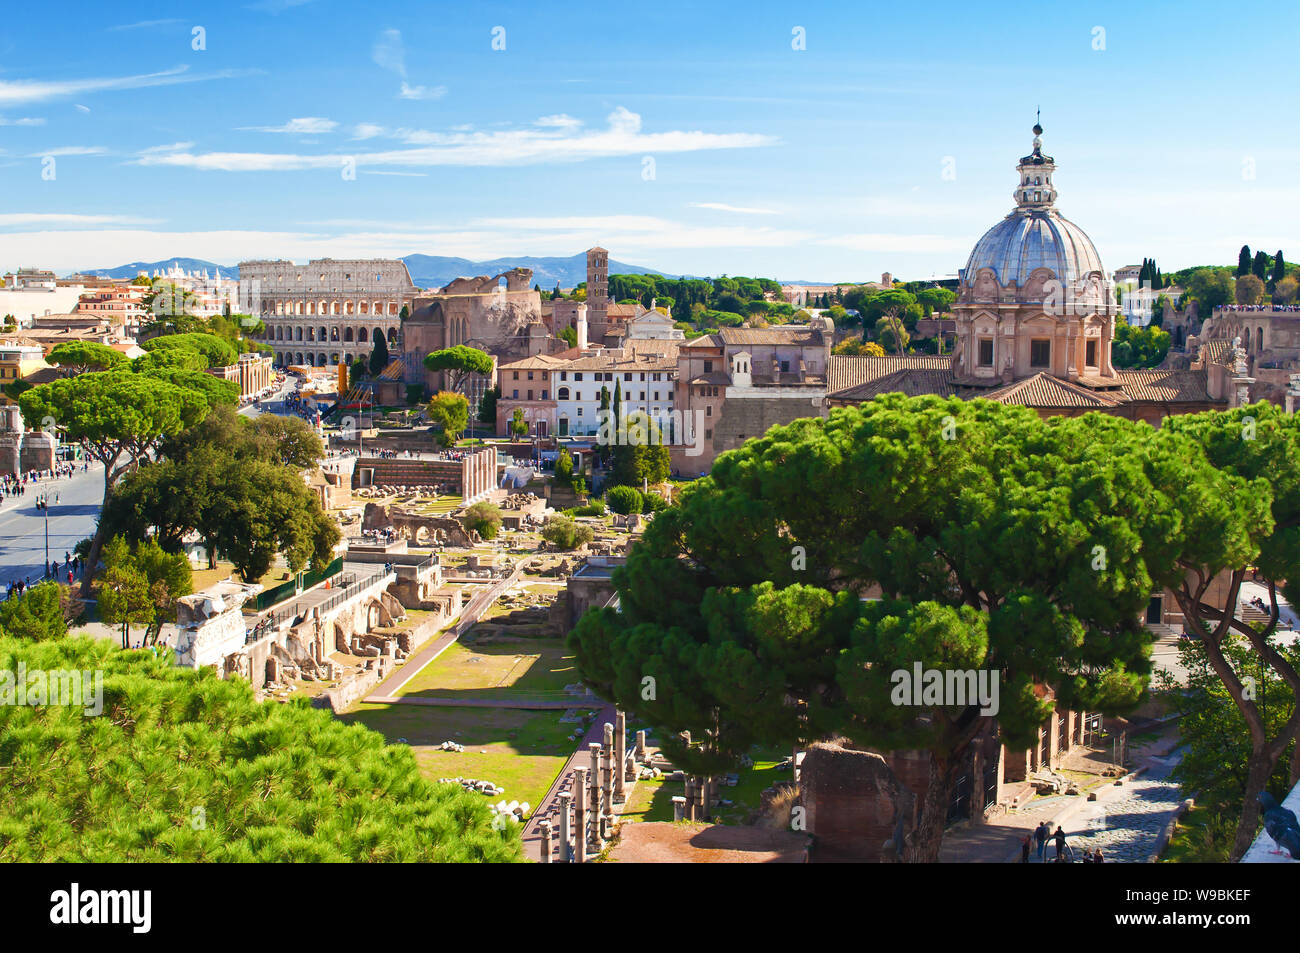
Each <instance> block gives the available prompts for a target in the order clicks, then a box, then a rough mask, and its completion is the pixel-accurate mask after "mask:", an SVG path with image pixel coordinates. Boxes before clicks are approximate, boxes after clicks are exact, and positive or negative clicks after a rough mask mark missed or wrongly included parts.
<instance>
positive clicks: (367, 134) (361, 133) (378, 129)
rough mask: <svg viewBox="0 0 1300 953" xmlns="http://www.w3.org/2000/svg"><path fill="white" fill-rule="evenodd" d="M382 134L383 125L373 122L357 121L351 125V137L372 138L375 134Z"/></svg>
mask: <svg viewBox="0 0 1300 953" xmlns="http://www.w3.org/2000/svg"><path fill="white" fill-rule="evenodd" d="M383 134H384V127H383V126H379V125H376V124H375V123H373V122H359V123H357V124H356V125H355V126H353V127H352V138H353V139H373V138H375V136H382V135H383Z"/></svg>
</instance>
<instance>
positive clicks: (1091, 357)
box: [1083, 341, 1097, 367]
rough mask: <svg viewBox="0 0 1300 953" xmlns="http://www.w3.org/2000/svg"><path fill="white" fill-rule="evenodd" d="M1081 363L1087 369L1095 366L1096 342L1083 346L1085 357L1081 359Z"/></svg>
mask: <svg viewBox="0 0 1300 953" xmlns="http://www.w3.org/2000/svg"><path fill="white" fill-rule="evenodd" d="M1083 363H1084V364H1086V365H1087V366H1088V367H1096V366H1097V342H1096V341H1089V342H1088V343H1087V345H1086V346H1085V356H1084V359H1083Z"/></svg>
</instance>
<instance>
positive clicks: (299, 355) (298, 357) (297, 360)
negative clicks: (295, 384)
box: [293, 351, 302, 364]
mask: <svg viewBox="0 0 1300 953" xmlns="http://www.w3.org/2000/svg"><path fill="white" fill-rule="evenodd" d="M293 362H294V363H295V364H301V363H302V351H299V352H298V353H297V355H295V356H294V359H293Z"/></svg>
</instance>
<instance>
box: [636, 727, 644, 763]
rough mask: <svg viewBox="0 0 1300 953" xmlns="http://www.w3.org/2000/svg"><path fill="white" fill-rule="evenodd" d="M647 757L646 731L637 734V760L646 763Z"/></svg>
mask: <svg viewBox="0 0 1300 953" xmlns="http://www.w3.org/2000/svg"><path fill="white" fill-rule="evenodd" d="M645 755H646V750H645V732H644V731H638V732H637V733H636V759H637V760H638V761H641V762H644V761H645Z"/></svg>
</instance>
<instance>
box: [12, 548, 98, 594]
mask: <svg viewBox="0 0 1300 953" xmlns="http://www.w3.org/2000/svg"><path fill="white" fill-rule="evenodd" d="M85 575H86V560H85V559H84V558H83V557H81V556H74V555H72V553H69V552H66V551H65V552H64V554H63V564H62V565H59V561H58V560H57V559H54V560H51V561H50V564H49V565H48V566H46V567H45V576H44V578H45V579H52V580H54V581H55V582H64V583H67V584H68V585H69V586H70V585H72V583H73V582H74V581H75V580H77V579H82V578H84V577H85ZM31 583H32V577H31V576H27V577H25V578H23V579H17V580H15V581H13V582H11V583H9V586H8V589H7V590H6V592H5V599H13V598H21V597H22V594H23V593H24V592H26V591H27V588H28V587H29V586H30V585H31Z"/></svg>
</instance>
